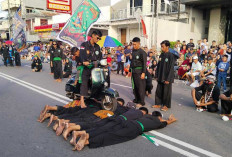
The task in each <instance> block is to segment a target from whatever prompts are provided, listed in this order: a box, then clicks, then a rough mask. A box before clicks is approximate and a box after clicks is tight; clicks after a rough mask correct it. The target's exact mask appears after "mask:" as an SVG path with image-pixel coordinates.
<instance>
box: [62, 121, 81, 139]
mask: <svg viewBox="0 0 232 157" xmlns="http://www.w3.org/2000/svg"><path fill="white" fill-rule="evenodd" d="M73 130H76V131H79V130H80V126H79V125H76V124H73V123H66V124H65V129H64V131H63V137H64V139H65V140H67V137H68V136H69V135H70V132H71V131H73Z"/></svg>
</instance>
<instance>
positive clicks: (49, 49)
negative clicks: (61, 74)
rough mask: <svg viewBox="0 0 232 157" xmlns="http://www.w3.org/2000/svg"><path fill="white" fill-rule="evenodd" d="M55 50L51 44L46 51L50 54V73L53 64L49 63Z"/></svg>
mask: <svg viewBox="0 0 232 157" xmlns="http://www.w3.org/2000/svg"><path fill="white" fill-rule="evenodd" d="M54 52H55V50H54V48H53V47H52V46H49V47H48V53H49V54H50V68H51V73H54V66H51V63H52V62H53V53H54Z"/></svg>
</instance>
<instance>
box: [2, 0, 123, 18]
mask: <svg viewBox="0 0 232 157" xmlns="http://www.w3.org/2000/svg"><path fill="white" fill-rule="evenodd" d="M2 1H4V0H0V3H1V2H2ZM119 1H121V0H111V5H114V4H116V3H117V2H119ZM6 16H7V12H3V11H1V7H0V17H6Z"/></svg>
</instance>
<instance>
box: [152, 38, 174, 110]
mask: <svg viewBox="0 0 232 157" xmlns="http://www.w3.org/2000/svg"><path fill="white" fill-rule="evenodd" d="M169 47H170V42H169V41H167V40H164V41H163V42H162V43H161V49H162V52H163V53H162V54H161V55H160V59H159V63H158V66H157V70H156V74H155V78H156V80H157V82H158V84H157V88H156V94H155V105H154V106H153V107H154V108H160V107H161V106H162V108H161V111H167V110H168V108H171V99H172V83H174V65H175V57H174V55H173V54H172V53H170V52H169Z"/></svg>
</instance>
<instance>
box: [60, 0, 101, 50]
mask: <svg viewBox="0 0 232 157" xmlns="http://www.w3.org/2000/svg"><path fill="white" fill-rule="evenodd" d="M99 16H100V9H99V8H98V7H97V5H96V4H95V3H93V2H92V1H91V0H84V1H82V3H81V4H80V5H79V7H78V8H77V9H76V11H75V12H74V14H73V15H72V16H71V18H70V19H69V21H68V22H67V23H66V25H65V26H64V27H63V29H62V30H61V31H60V33H59V35H58V36H57V39H58V40H60V41H63V42H65V43H68V44H70V45H72V46H76V47H80V45H81V44H82V43H83V42H85V41H86V38H87V33H88V30H89V29H90V27H91V25H92V24H93V23H95V22H96V21H97V20H98V19H99Z"/></svg>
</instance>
